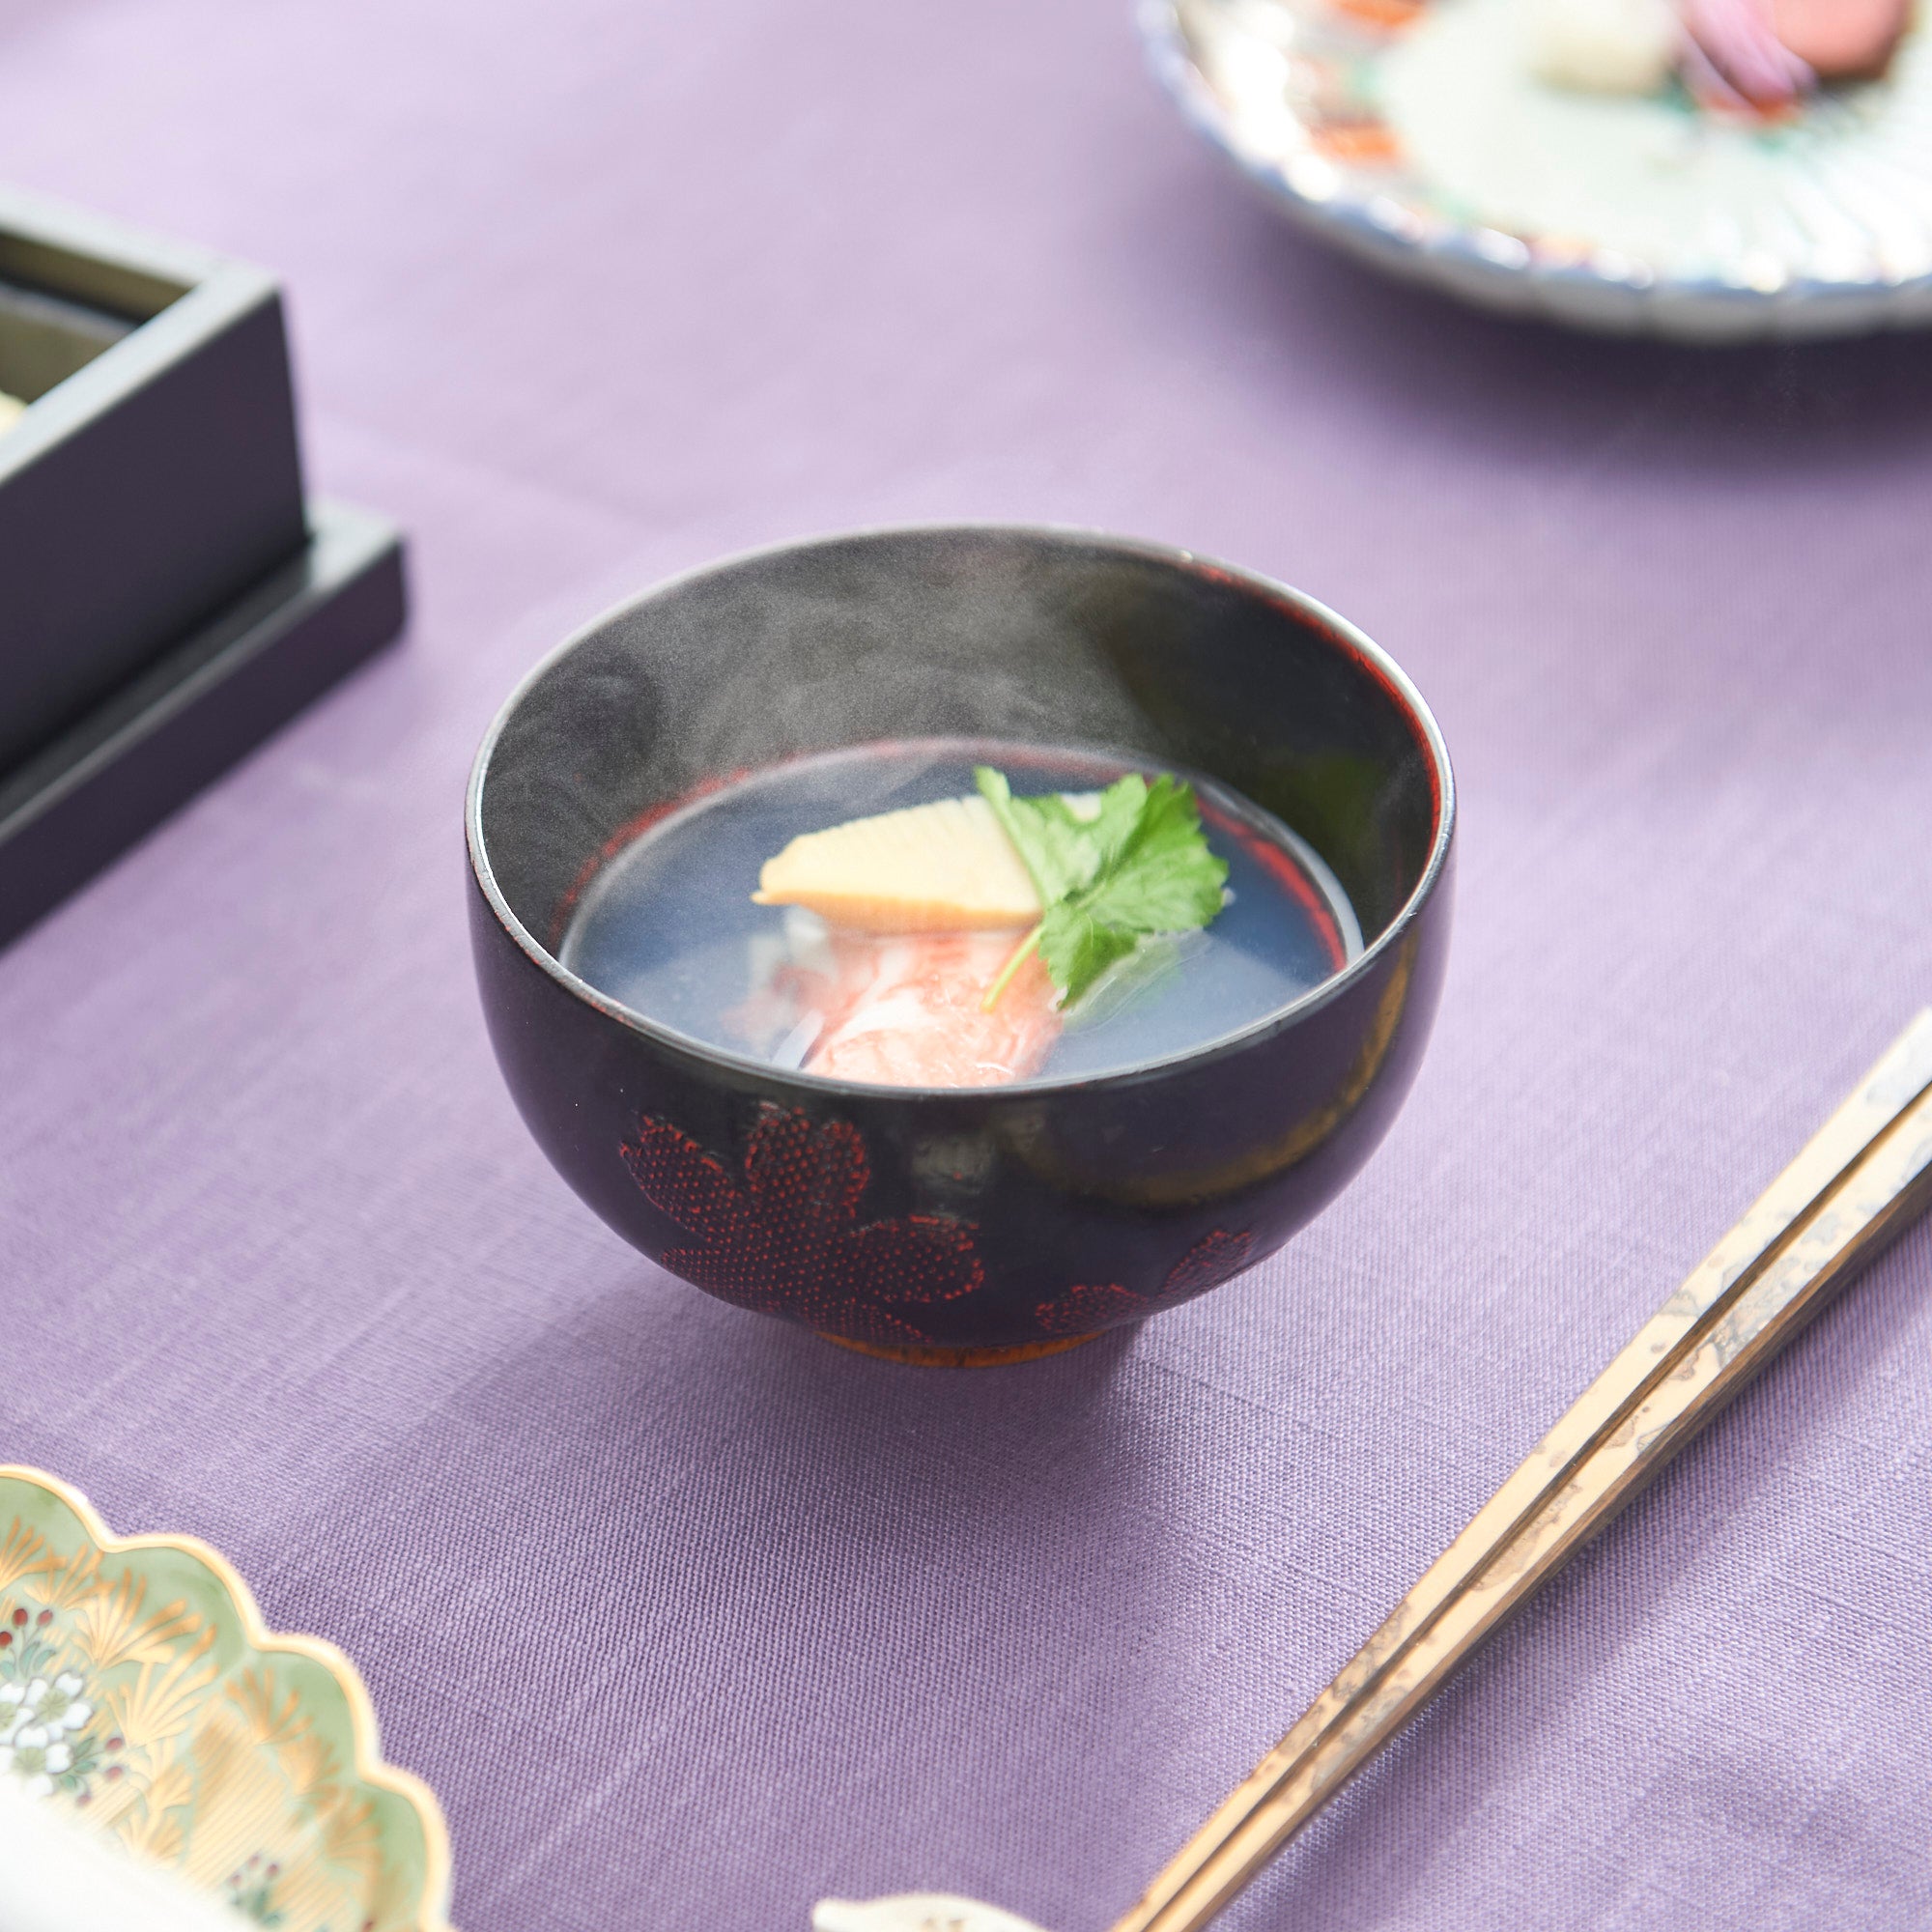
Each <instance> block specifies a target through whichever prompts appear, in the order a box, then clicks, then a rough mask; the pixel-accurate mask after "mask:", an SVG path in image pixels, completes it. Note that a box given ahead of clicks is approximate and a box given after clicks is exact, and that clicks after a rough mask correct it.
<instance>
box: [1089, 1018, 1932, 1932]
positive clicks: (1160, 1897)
mask: <svg viewBox="0 0 1932 1932" xmlns="http://www.w3.org/2000/svg"><path fill="white" fill-rule="evenodd" d="M1928 1200H1932V1010H1927V1011H1925V1012H1921V1013H1920V1014H1919V1015H1918V1018H1917V1019H1916V1020H1914V1021H1913V1023H1912V1024H1911V1026H1909V1027H1908V1028H1907V1029H1906V1030H1905V1032H1904V1033H1903V1034H1902V1035H1901V1036H1900V1037H1899V1038H1898V1039H1897V1040H1896V1041H1895V1042H1894V1043H1893V1044H1892V1046H1891V1047H1890V1049H1889V1051H1888V1052H1887V1053H1886V1055H1885V1057H1884V1058H1883V1059H1882V1060H1881V1061H1880V1062H1879V1063H1878V1065H1876V1066H1874V1067H1873V1068H1872V1070H1871V1071H1870V1073H1868V1074H1867V1075H1866V1076H1865V1078H1864V1079H1863V1081H1861V1083H1860V1086H1859V1088H1858V1091H1857V1092H1856V1093H1854V1094H1853V1095H1852V1096H1851V1098H1850V1099H1848V1100H1847V1101H1846V1102H1845V1103H1844V1105H1843V1106H1841V1107H1840V1108H1839V1109H1838V1111H1837V1112H1836V1113H1835V1114H1833V1116H1832V1118H1831V1119H1830V1120H1829V1121H1827V1122H1826V1123H1825V1125H1824V1126H1823V1127H1822V1128H1821V1129H1820V1130H1819V1131H1818V1133H1817V1134H1816V1135H1815V1136H1814V1137H1813V1138H1812V1139H1811V1141H1810V1142H1809V1144H1808V1145H1807V1146H1806V1147H1805V1149H1804V1152H1803V1153H1801V1154H1800V1155H1799V1156H1798V1158H1797V1159H1796V1160H1794V1161H1793V1162H1792V1163H1791V1165H1790V1166H1789V1167H1787V1168H1786V1169H1785V1170H1784V1172H1783V1173H1782V1174H1781V1175H1779V1176H1778V1178H1777V1179H1776V1180H1775V1181H1773V1182H1772V1184H1771V1186H1770V1187H1769V1188H1768V1189H1767V1190H1766V1191H1765V1193H1764V1195H1763V1197H1762V1198H1761V1199H1760V1200H1759V1201H1758V1202H1757V1204H1756V1205H1755V1206H1754V1207H1753V1208H1751V1209H1750V1210H1749V1212H1748V1213H1747V1214H1746V1215H1745V1217H1744V1219H1743V1220H1741V1221H1740V1222H1739V1223H1738V1225H1737V1226H1736V1227H1735V1228H1733V1229H1732V1230H1731V1232H1730V1233H1729V1234H1728V1235H1726V1236H1724V1237H1723V1239H1722V1240H1720V1241H1719V1243H1718V1245H1717V1246H1716V1247H1715V1248H1713V1249H1712V1250H1711V1252H1710V1254H1709V1255H1707V1256H1706V1257H1705V1258H1704V1260H1703V1262H1702V1263H1701V1264H1699V1265H1698V1266H1697V1267H1696V1269H1695V1270H1693V1272H1692V1273H1691V1275H1690V1279H1689V1280H1688V1281H1686V1282H1685V1284H1684V1286H1683V1287H1682V1288H1680V1289H1679V1290H1678V1291H1677V1293H1675V1294H1673V1295H1672V1296H1671V1297H1670V1299H1669V1300H1668V1301H1666V1302H1665V1303H1664V1305H1663V1306H1662V1308H1661V1309H1659V1310H1658V1312H1657V1313H1656V1314H1655V1315H1653V1316H1652V1317H1651V1319H1650V1320H1649V1321H1647V1322H1645V1323H1644V1325H1643V1326H1642V1327H1641V1328H1640V1329H1638V1330H1637V1332H1636V1334H1635V1335H1634V1337H1633V1338H1632V1340H1631V1341H1630V1342H1629V1344H1628V1345H1627V1346H1626V1347H1625V1348H1624V1350H1623V1352H1622V1353H1621V1354H1619V1355H1618V1356H1617V1358H1616V1359H1615V1360H1614V1361H1613V1362H1611V1364H1610V1365H1609V1367H1608V1368H1606V1369H1605V1371H1604V1373H1603V1374H1602V1375H1600V1376H1599V1377H1598V1378H1597V1379H1596V1380H1595V1381H1594V1382H1592V1383H1591V1384H1590V1386H1589V1387H1588V1388H1587V1389H1586V1390H1585V1391H1584V1392H1583V1394H1582V1396H1581V1397H1580V1398H1579V1399H1578V1401H1577V1403H1576V1404H1575V1406H1573V1407H1572V1408H1571V1409H1570V1411H1569V1413H1568V1414H1567V1415H1565V1416H1564V1417H1563V1419H1562V1420H1561V1421H1560V1422H1559V1423H1557V1425H1556V1426H1555V1428H1554V1429H1552V1430H1551V1431H1550V1432H1549V1434H1548V1435H1546V1436H1545V1437H1544V1438H1543V1440H1542V1441H1541V1442H1540V1443H1539V1444H1538V1445H1537V1446H1536V1448H1535V1449H1534V1450H1533V1451H1532V1452H1531V1453H1530V1455H1529V1456H1528V1458H1527V1459H1526V1460H1525V1461H1524V1462H1523V1463H1522V1464H1521V1466H1520V1467H1519V1468H1518V1470H1517V1471H1516V1473H1515V1474H1514V1475H1513V1476H1511V1477H1510V1478H1509V1480H1508V1481H1507V1482H1505V1483H1504V1484H1503V1486H1502V1488H1501V1489H1499V1490H1498V1491H1497V1492H1496V1493H1495V1494H1494V1495H1493V1496H1492V1497H1491V1498H1490V1500H1489V1501H1488V1502H1487V1503H1485V1504H1484V1505H1483V1507H1482V1508H1481V1509H1480V1510H1479V1511H1478V1512H1477V1513H1476V1516H1475V1518H1474V1520H1472V1521H1471V1522H1470V1524H1469V1526H1468V1527H1467V1528H1466V1529H1464V1530H1463V1533H1462V1534H1461V1535H1460V1536H1458V1537H1457V1539H1456V1540H1455V1542H1454V1543H1452V1544H1451V1545H1450V1546H1449V1548H1447V1549H1446V1550H1444V1551H1443V1553H1442V1554H1441V1555H1440V1556H1439V1557H1437V1558H1436V1560H1435V1563H1434V1564H1433V1565H1432V1566H1431V1567H1430V1569H1429V1570H1428V1572H1427V1573H1426V1574H1425V1575H1424V1577H1422V1580H1421V1581H1420V1582H1418V1583H1417V1584H1416V1586H1415V1587H1414V1588H1413V1589H1412V1590H1411V1591H1409V1593H1408V1595H1407V1596H1406V1597H1405V1598H1404V1599H1403V1601H1402V1603H1401V1605H1399V1606H1398V1607H1397V1609H1396V1611H1395V1614H1394V1615H1393V1616H1391V1617H1390V1618H1389V1619H1388V1620H1387V1622H1385V1623H1384V1624H1383V1625H1382V1627H1381V1628H1380V1629H1379V1630H1378V1631H1377V1632H1376V1634H1375V1635H1374V1636H1372V1637H1371V1638H1370V1639H1369V1640H1368V1642H1367V1643H1366V1644H1364V1645H1363V1646H1362V1648H1361V1650H1360V1651H1358V1652H1357V1653H1356V1655H1355V1656H1354V1658H1353V1659H1352V1660H1351V1661H1350V1662H1349V1663H1348V1664H1347V1666H1346V1667H1345V1668H1344V1669H1343V1671H1342V1673H1341V1675H1340V1676H1338V1677H1337V1678H1336V1679H1335V1681H1334V1682H1333V1683H1332V1684H1331V1685H1329V1687H1328V1688H1327V1690H1323V1691H1322V1692H1321V1695H1320V1696H1319V1697H1317V1698H1316V1700H1315V1701H1314V1703H1313V1704H1311V1705H1310V1706H1309V1707H1308V1709H1307V1711H1306V1712H1305V1713H1303V1715H1302V1717H1301V1718H1300V1719H1299V1720H1298V1721H1297V1722H1296V1724H1295V1726H1294V1728H1293V1730H1292V1731H1290V1732H1289V1734H1288V1735H1287V1737H1285V1738H1284V1739H1283V1740H1282V1741H1281V1743H1280V1744H1279V1745H1277V1746H1276V1747H1275V1748H1274V1749H1273V1750H1272V1751H1270V1752H1269V1753H1268V1755H1267V1756H1266V1757H1265V1758H1264V1759H1263V1760H1262V1762H1261V1763H1260V1764H1259V1765H1258V1766H1256V1768H1255V1770H1254V1772H1253V1773H1252V1775H1251V1776H1249V1777H1248V1778H1247V1780H1246V1781H1245V1782H1244V1783H1243V1784H1242V1785H1241V1786H1240V1787H1239V1789H1237V1790H1236V1792H1235V1793H1234V1794H1233V1795H1232V1796H1231V1797H1230V1798H1229V1799H1228V1800H1227V1801H1226V1803H1225V1804H1222V1805H1221V1807H1220V1808H1219V1809H1218V1810H1217V1811H1216V1812H1215V1813H1214V1815H1213V1816H1212V1817H1211V1818H1209V1819H1208V1822H1207V1823H1206V1824H1205V1825H1204V1826H1202V1828H1201V1829H1200V1831H1198V1832H1197V1833H1195V1834H1194V1836H1193V1837H1191V1838H1190V1839H1189V1840H1188V1841H1187V1843H1186V1844H1185V1845H1183V1846H1182V1847H1181V1848H1180V1850H1179V1853H1178V1854H1177V1855H1176V1856H1175V1858H1174V1859H1173V1860H1172V1861H1171V1862H1170V1863H1169V1864H1168V1866H1167V1868H1166V1869H1165V1870H1164V1871H1163V1872H1162V1873H1161V1874H1160V1876H1159V1877H1158V1878H1156V1879H1155V1880H1154V1882H1153V1884H1152V1885H1151V1886H1150V1887H1149V1888H1148V1889H1147V1892H1146V1894H1145V1895H1144V1896H1143V1897H1142V1899H1141V1901H1140V1903H1139V1904H1138V1905H1136V1906H1135V1907H1134V1909H1133V1910H1132V1911H1131V1912H1129V1913H1128V1914H1127V1915H1126V1917H1125V1918H1122V1919H1120V1920H1119V1921H1118V1922H1117V1923H1116V1924H1115V1926H1114V1928H1113V1932H1198V1928H1200V1927H1202V1926H1204V1925H1206V1924H1207V1923H1208V1920H1209V1919H1210V1918H1213V1917H1214V1916H1215V1914H1216V1913H1218V1912H1219V1911H1220V1910H1221V1908H1222V1907H1223V1906H1225V1905H1226V1904H1227V1903H1228V1902H1229V1900H1231V1899H1232V1898H1233V1897H1234V1896H1235V1895H1236V1893H1237V1892H1238V1891H1240V1890H1241V1889H1242V1888H1243V1887H1244V1886H1245V1885H1246V1884H1247V1883H1248V1881H1249V1880H1250V1879H1251V1878H1253V1877H1254V1875H1255V1873H1256V1872H1257V1871H1259V1870H1260V1869H1261V1867H1262V1866H1263V1865H1264V1863H1265V1862H1266V1861H1267V1860H1268V1859H1269V1858H1271V1857H1272V1856H1273V1854H1274V1853H1275V1852H1276V1851H1277V1850H1278V1849H1279V1848H1280V1847H1281V1845H1282V1844H1283V1843H1284V1841H1285V1840H1286V1839H1287V1838H1288V1837H1289V1836H1290V1835H1291V1834H1292V1833H1294V1832H1295V1831H1296V1830H1298V1829H1299V1828H1300V1827H1301V1826H1302V1825H1303V1824H1304V1823H1306V1822H1307V1820H1308V1819H1309V1818H1310V1817H1311V1816H1312V1815H1313V1814H1314V1813H1315V1812H1316V1811H1317V1810H1318V1809H1319V1808H1320V1807H1321V1804H1323V1803H1324V1802H1325V1801H1326V1800H1327V1799H1328V1798H1330V1797H1331V1796H1332V1795H1333V1794H1334V1793H1335V1792H1336V1791H1337V1790H1338V1789H1339V1788H1340V1787H1341V1786H1342V1784H1343V1783H1344V1782H1346V1781H1347V1779H1348V1778H1349V1777H1350V1776H1351V1775H1352V1774H1353V1773H1354V1772H1355V1771H1357V1770H1359V1769H1360V1768H1361V1766H1362V1765H1363V1763H1364V1762H1366V1760H1367V1759H1368V1758H1369V1757H1370V1756H1371V1755H1372V1754H1373V1753H1374V1752H1375V1751H1376V1750H1377V1749H1378V1747H1380V1746H1381V1745H1382V1744H1383V1743H1384V1742H1385V1741H1386V1740H1387V1739H1388V1738H1389V1737H1390V1736H1391V1735H1392V1734H1393V1733H1394V1732H1395V1731H1396V1730H1397V1729H1398V1728H1399V1727H1400V1726H1401V1725H1402V1724H1403V1723H1405V1722H1406V1720H1407V1719H1409V1718H1411V1717H1413V1716H1414V1715H1415V1713H1416V1712H1417V1710H1419V1709H1420V1708H1421V1706H1422V1704H1423V1703H1424V1702H1425V1701H1426V1700H1427V1698H1428V1697H1429V1695H1430V1693H1431V1692H1432V1691H1433V1690H1435V1687H1436V1686H1437V1685H1438V1684H1439V1683H1440V1682H1441V1681H1442V1679H1443V1678H1444V1677H1445V1676H1447V1675H1448V1673H1449V1672H1450V1671H1451V1670H1452V1669H1454V1668H1455V1666H1456V1665H1457V1664H1458V1663H1460V1662H1462V1661H1463V1658H1465V1657H1466V1656H1467V1655H1468V1654H1469V1652H1470V1651H1472V1650H1473V1649H1474V1648H1475V1647H1476V1645H1477V1644H1479V1643H1480V1642H1481V1641H1482V1640H1483V1638H1484V1637H1485V1636H1487V1635H1488V1634H1489V1633H1490V1632H1491V1631H1492V1629H1494V1628H1495V1626H1496V1625H1497V1624H1498V1623H1499V1622H1500V1621H1501V1620H1502V1619H1503V1618H1504V1617H1505V1616H1506V1615H1508V1613H1509V1612H1510V1611H1511V1610H1512V1609H1514V1608H1515V1607H1516V1606H1517V1605H1519V1604H1520V1603H1521V1601H1522V1600H1523V1599H1524V1598H1525V1597H1526V1596H1528V1595H1529V1593H1530V1592H1531V1591H1532V1590H1534V1589H1535V1588H1536V1586H1537V1585H1538V1584H1539V1583H1541V1582H1542V1581H1543V1580H1544V1578H1545V1577H1548V1575H1549V1574H1550V1573H1551V1572H1552V1571H1553V1570H1555V1569H1557V1568H1558V1567H1559V1566H1560V1565H1561V1564H1562V1563H1563V1562H1564V1560H1565V1559H1566V1558H1567V1557H1568V1556H1569V1555H1570V1554H1571V1553H1572V1552H1573V1551H1574V1550H1575V1549H1576V1548H1577V1547H1578V1546H1579V1545H1580V1544H1581V1543H1582V1542H1583V1541H1584V1540H1585V1539H1586V1538H1587V1537H1589V1536H1590V1535H1591V1533H1592V1532H1593V1531H1595V1530H1597V1529H1599V1528H1601V1527H1602V1525H1603V1524H1604V1523H1605V1521H1606V1520H1608V1519H1609V1518H1610V1517H1611V1516H1612V1515H1613V1514H1614V1513H1615V1512H1616V1510H1617V1509H1618V1508H1620V1507H1621V1506H1622V1505H1623V1504H1624V1503H1625V1502H1627V1501H1629V1499H1630V1498H1631V1496H1632V1495H1633V1494H1634V1492H1635V1491H1636V1490H1637V1489H1638V1488H1639V1487H1640V1486H1641V1485H1642V1484H1643V1483H1644V1482H1645V1480H1646V1479H1647V1478H1649V1477H1651V1476H1654V1475H1655V1474H1656V1473H1657V1472H1658V1470H1659V1469H1661V1468H1662V1466H1663V1464H1664V1463H1667V1462H1668V1461H1669V1460H1670V1458H1671V1457H1672V1456H1673V1455H1674V1454H1675V1453H1676V1452H1677V1450H1678V1449H1679V1448H1681V1447H1682V1446H1683V1444H1684V1443H1685V1442H1686V1441H1688V1440H1689V1439H1690V1436H1691V1435H1693V1434H1694V1433H1695V1432H1696V1431H1697V1430H1698V1429H1699V1428H1701V1427H1702V1426H1703V1425H1704V1424H1705V1423H1706V1422H1708V1421H1709V1420H1710V1418H1711V1417H1712V1416H1713V1415H1714V1414H1715V1413H1716V1412H1717V1411H1718V1409H1719V1408H1720V1407H1721V1406H1723V1404H1724V1402H1725V1401H1726V1400H1727V1399H1728V1398H1729V1397H1730V1396H1732V1395H1734V1394H1735V1393H1736V1392H1737V1390H1738V1389H1739V1388H1740V1387H1741V1386H1742V1385H1743V1384H1744V1383H1745V1382H1746V1381H1747V1380H1748V1379H1749V1378H1750V1377H1751V1375H1752V1374H1753V1373H1754V1372H1755V1371H1756V1370H1757V1369H1759V1368H1761V1367H1762V1366H1763V1365H1764V1363H1765V1362H1766V1361H1767V1360H1768V1359H1769V1358H1770V1357H1771V1356H1772V1355H1773V1354H1774V1353H1776V1350H1778V1349H1779V1348H1780V1347H1782V1346H1783V1344H1784V1343H1785V1342H1786V1341H1787V1340H1788V1339H1789V1338H1790V1336H1791V1335H1792V1334H1793V1333H1794V1332H1795V1331H1796V1330H1797V1329H1798V1327H1799V1326H1800V1325H1801V1324H1802V1323H1803V1322H1804V1320H1805V1318H1806V1317H1807V1316H1809V1315H1810V1314H1812V1313H1814V1312H1815V1311H1816V1309H1817V1308H1818V1306H1819V1304H1820V1303H1821V1302H1822V1301H1823V1300H1824V1298H1825V1296H1826V1295H1827V1294H1828V1293H1830V1292H1831V1291H1832V1290H1833V1288H1834V1287H1836V1286H1837V1285H1838V1284H1839V1283H1840V1282H1842V1281H1843V1280H1844V1279H1845V1278H1846V1277H1847V1276H1849V1275H1850V1274H1851V1273H1852V1272H1854V1270H1856V1269H1857V1268H1858V1267H1859V1266H1860V1265H1861V1264H1863V1263H1864V1262H1866V1261H1868V1260H1869V1259H1870V1258H1871V1257H1872V1256H1873V1255H1874V1254H1875V1253H1876V1252H1877V1251H1878V1250H1879V1249H1880V1248H1881V1247H1882V1246H1883V1245H1884V1244H1885V1243H1886V1241H1887V1240H1889V1238H1890V1237H1891V1236H1893V1235H1895V1234H1896V1233H1897V1232H1898V1231H1899V1230H1900V1229H1901V1228H1902V1227H1903V1226H1904V1225H1905V1224H1906V1223H1907V1222H1908V1221H1909V1220H1910V1219H1911V1218H1912V1217H1913V1216H1914V1215H1915V1214H1917V1213H1918V1212H1919V1211H1920V1210H1921V1209H1922V1208H1924V1207H1925V1206H1926V1204H1927V1202H1928Z"/></svg>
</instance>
